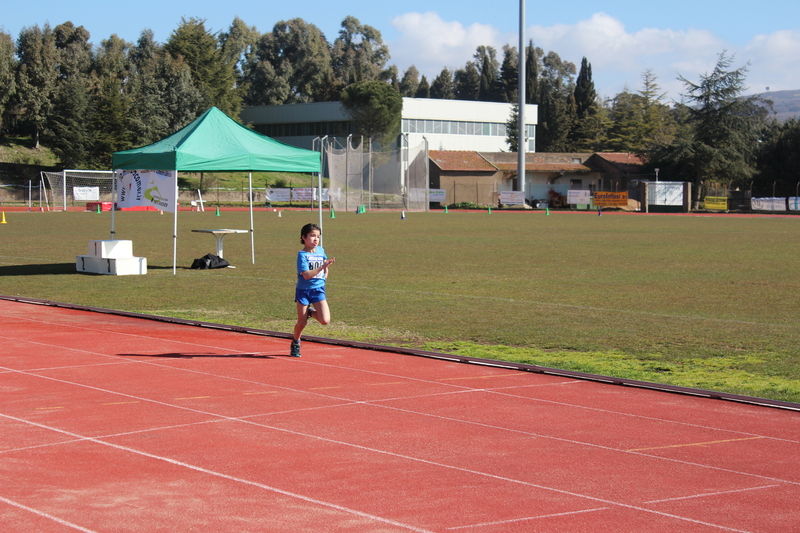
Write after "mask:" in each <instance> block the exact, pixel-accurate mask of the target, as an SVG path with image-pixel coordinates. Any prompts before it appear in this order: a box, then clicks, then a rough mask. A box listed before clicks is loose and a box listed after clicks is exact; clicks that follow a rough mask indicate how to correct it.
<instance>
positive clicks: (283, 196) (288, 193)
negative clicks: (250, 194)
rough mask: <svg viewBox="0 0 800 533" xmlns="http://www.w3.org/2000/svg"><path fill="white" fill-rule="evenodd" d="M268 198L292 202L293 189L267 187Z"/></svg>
mask: <svg viewBox="0 0 800 533" xmlns="http://www.w3.org/2000/svg"><path fill="white" fill-rule="evenodd" d="M267 200H269V201H270V202H290V201H291V200H292V190H291V189H267Z"/></svg>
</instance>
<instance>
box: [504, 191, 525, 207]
mask: <svg viewBox="0 0 800 533" xmlns="http://www.w3.org/2000/svg"><path fill="white" fill-rule="evenodd" d="M500 203H501V204H505V205H522V204H524V203H525V194H524V193H523V192H522V191H500Z"/></svg>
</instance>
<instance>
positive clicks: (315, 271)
mask: <svg viewBox="0 0 800 533" xmlns="http://www.w3.org/2000/svg"><path fill="white" fill-rule="evenodd" d="M334 261H336V258H335V257H331V258H330V259H328V260H327V261H325V262H324V263H322V265H321V266H320V267H319V268H315V269H312V270H306V271H305V272H303V274H302V275H303V278H304V279H311V278H313V277H314V276H316V275H317V274H319V273H320V272H322V271H324V272H325V275H326V277H327V274H328V265H330V264H332V263H333V262H334Z"/></svg>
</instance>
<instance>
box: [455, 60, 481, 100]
mask: <svg viewBox="0 0 800 533" xmlns="http://www.w3.org/2000/svg"><path fill="white" fill-rule="evenodd" d="M454 85H455V95H456V99H458V100H477V99H478V95H479V94H480V90H481V75H480V72H478V68H477V67H476V66H475V63H473V62H472V61H468V62H467V64H466V65H465V66H464V68H463V69H459V70H457V71H456V73H455V76H454Z"/></svg>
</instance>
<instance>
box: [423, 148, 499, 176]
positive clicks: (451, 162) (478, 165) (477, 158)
mask: <svg viewBox="0 0 800 533" xmlns="http://www.w3.org/2000/svg"><path fill="white" fill-rule="evenodd" d="M428 158H429V159H430V160H431V161H432V162H433V163H434V164H435V165H436V166H437V167H439V168H440V169H441V170H446V171H451V172H452V171H456V172H457V171H461V172H475V171H480V172H497V168H498V167H496V166H494V165H492V164H491V163H489V162H488V161H487V160H486V159H484V158H483V157H481V155H480V154H479V153H478V152H473V151H466V150H465V151H461V150H430V151H429V152H428Z"/></svg>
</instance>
